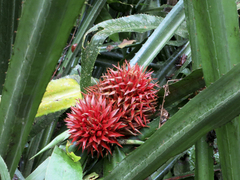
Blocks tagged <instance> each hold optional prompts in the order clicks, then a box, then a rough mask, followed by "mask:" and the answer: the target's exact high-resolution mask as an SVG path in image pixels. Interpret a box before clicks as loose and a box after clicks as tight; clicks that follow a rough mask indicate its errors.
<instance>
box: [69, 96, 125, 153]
mask: <svg viewBox="0 0 240 180" xmlns="http://www.w3.org/2000/svg"><path fill="white" fill-rule="evenodd" d="M113 103H114V102H113V101H109V100H107V99H106V98H105V97H104V96H101V95H99V94H97V93H96V94H94V93H91V94H87V95H84V98H83V99H82V100H81V99H79V102H78V103H77V104H76V106H75V107H71V110H72V112H71V113H68V118H67V119H66V120H65V121H66V122H67V127H68V129H69V133H70V134H71V136H70V139H73V142H74V141H76V142H77V144H79V145H80V147H82V149H83V150H84V149H87V150H88V151H90V152H91V154H92V156H93V153H94V151H97V154H98V156H99V153H100V154H101V155H102V156H103V153H102V152H103V150H104V149H107V150H108V152H110V153H111V149H110V144H117V145H119V146H121V145H120V144H119V143H118V141H117V137H120V136H123V135H122V134H120V133H118V131H119V130H120V129H121V128H124V127H125V126H126V125H123V124H122V122H120V121H119V119H120V117H121V116H122V112H121V111H119V109H118V107H114V104H113ZM108 152H107V153H108Z"/></svg>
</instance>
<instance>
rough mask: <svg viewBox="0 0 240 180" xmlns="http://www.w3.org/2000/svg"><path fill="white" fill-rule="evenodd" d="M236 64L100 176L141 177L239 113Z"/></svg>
mask: <svg viewBox="0 0 240 180" xmlns="http://www.w3.org/2000/svg"><path fill="white" fill-rule="evenodd" d="M239 73H240V64H238V65H236V67H234V68H233V69H232V70H231V71H230V72H228V73H227V74H226V75H224V76H223V77H221V78H220V79H219V80H218V81H216V82H215V83H213V84H212V85H210V86H209V87H208V88H207V89H206V90H204V91H202V92H201V93H199V94H198V95H197V96H196V97H194V98H193V99H192V100H190V102H189V103H187V104H186V105H185V106H184V107H182V109H180V110H179V111H178V112H177V113H175V114H174V116H172V117H171V118H170V119H169V120H168V121H167V122H166V123H165V124H164V125H163V126H162V127H161V128H160V129H158V130H157V131H156V132H155V133H154V134H153V135H152V136H151V137H150V138H149V139H148V140H146V142H145V143H144V144H143V145H141V146H140V147H138V148H137V149H136V150H134V151H133V152H132V153H131V154H130V155H129V156H127V157H126V158H125V159H124V160H123V161H121V162H120V163H119V164H118V166H117V167H116V168H115V169H114V170H113V171H112V172H111V173H110V174H109V175H108V176H107V177H105V178H104V179H105V180H107V179H111V180H113V179H144V178H146V177H147V176H149V175H150V174H152V173H153V172H154V171H155V170H157V169H158V168H159V167H160V166H161V165H163V164H164V163H165V162H166V161H167V160H168V159H170V158H171V157H173V156H175V155H177V154H179V153H181V152H183V151H184V150H186V149H187V148H189V147H190V146H191V145H193V144H194V143H195V142H196V141H197V140H198V139H199V138H200V137H202V136H203V135H204V134H206V133H207V132H208V131H210V130H211V129H214V128H217V127H219V126H221V125H223V124H225V123H227V122H228V121H230V120H231V119H232V118H234V117H236V116H238V115H239V112H240V106H239V98H240V76H238V74H239Z"/></svg>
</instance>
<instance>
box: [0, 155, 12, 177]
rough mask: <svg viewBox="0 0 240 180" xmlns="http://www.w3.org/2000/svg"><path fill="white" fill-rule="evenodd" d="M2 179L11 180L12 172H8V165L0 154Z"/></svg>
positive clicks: (0, 174)
mask: <svg viewBox="0 0 240 180" xmlns="http://www.w3.org/2000/svg"><path fill="white" fill-rule="evenodd" d="M1 178H2V180H10V179H11V178H10V174H9V172H8V168H7V165H6V164H5V162H4V160H3V158H2V156H0V179H1Z"/></svg>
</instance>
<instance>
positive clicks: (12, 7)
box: [0, 0, 22, 94]
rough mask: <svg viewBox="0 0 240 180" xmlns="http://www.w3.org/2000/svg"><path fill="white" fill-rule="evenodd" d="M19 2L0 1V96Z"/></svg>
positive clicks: (18, 10) (13, 0)
mask: <svg viewBox="0 0 240 180" xmlns="http://www.w3.org/2000/svg"><path fill="white" fill-rule="evenodd" d="M21 2H22V1H21V0H8V1H6V0H0V24H1V26H0V49H1V53H0V64H1V65H0V94H2V89H3V84H4V81H5V77H6V72H7V68H8V63H9V60H10V58H11V54H12V45H13V42H14V37H15V35H16V33H14V31H16V30H17V24H18V20H17V19H18V18H19V14H20V13H19V12H20V11H21Z"/></svg>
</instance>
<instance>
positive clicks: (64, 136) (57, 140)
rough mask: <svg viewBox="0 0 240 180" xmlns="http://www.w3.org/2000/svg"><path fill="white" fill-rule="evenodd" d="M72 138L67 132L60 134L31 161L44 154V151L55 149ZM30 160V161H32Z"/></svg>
mask: <svg viewBox="0 0 240 180" xmlns="http://www.w3.org/2000/svg"><path fill="white" fill-rule="evenodd" d="M69 136H70V134H69V133H68V130H67V131H64V132H63V133H61V134H59V135H58V136H57V137H55V138H54V139H53V140H52V141H51V142H50V143H49V144H48V145H46V146H45V147H44V148H43V149H41V150H40V151H39V152H38V153H37V154H35V155H34V156H33V157H32V158H31V159H33V158H35V157H36V156H38V155H39V154H41V153H43V152H44V151H46V150H48V149H50V148H53V147H54V146H56V145H57V144H59V143H61V142H62V141H64V140H65V139H67V138H68V137H69ZM31 159H30V160H31Z"/></svg>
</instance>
